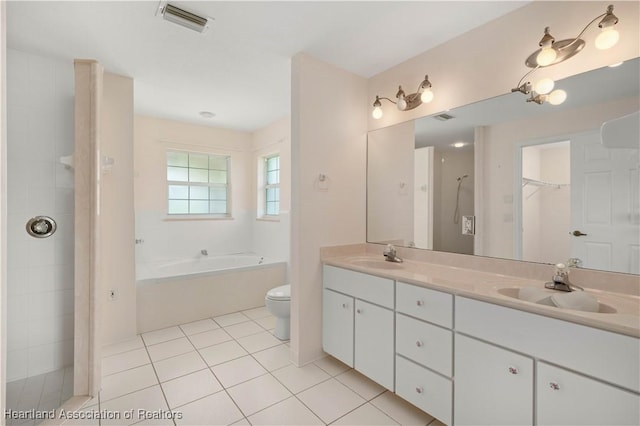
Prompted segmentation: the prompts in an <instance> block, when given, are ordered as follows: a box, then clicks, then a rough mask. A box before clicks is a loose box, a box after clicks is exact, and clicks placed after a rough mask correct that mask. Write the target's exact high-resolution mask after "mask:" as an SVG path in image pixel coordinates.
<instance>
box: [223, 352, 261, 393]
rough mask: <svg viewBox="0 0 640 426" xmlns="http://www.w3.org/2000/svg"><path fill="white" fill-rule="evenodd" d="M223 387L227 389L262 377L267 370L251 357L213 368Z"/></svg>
mask: <svg viewBox="0 0 640 426" xmlns="http://www.w3.org/2000/svg"><path fill="white" fill-rule="evenodd" d="M211 370H212V371H213V374H215V375H216V377H217V378H218V380H220V383H222V386H224V387H225V388H228V387H231V386H234V385H237V384H238V383H242V382H246V381H247V380H251V379H253V378H255V377H258V376H262V375H263V374H266V373H267V370H265V369H264V368H262V366H261V365H260V364H258V361H256V360H255V359H253V358H252V357H250V356H245V357H242V358H238V359H234V360H233V361H229V362H225V363H224V364H218V365H215V366H213V367H211Z"/></svg>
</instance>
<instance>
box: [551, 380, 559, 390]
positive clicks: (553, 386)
mask: <svg viewBox="0 0 640 426" xmlns="http://www.w3.org/2000/svg"><path fill="white" fill-rule="evenodd" d="M549 387H550V388H551V389H553V390H560V385H559V384H557V383H556V382H550V383H549Z"/></svg>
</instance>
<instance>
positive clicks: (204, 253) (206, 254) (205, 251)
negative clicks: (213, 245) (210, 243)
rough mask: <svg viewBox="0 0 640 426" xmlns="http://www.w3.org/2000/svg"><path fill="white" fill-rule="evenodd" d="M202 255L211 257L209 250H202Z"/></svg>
mask: <svg viewBox="0 0 640 426" xmlns="http://www.w3.org/2000/svg"><path fill="white" fill-rule="evenodd" d="M200 254H201V255H203V256H209V252H208V251H207V249H202V250H200Z"/></svg>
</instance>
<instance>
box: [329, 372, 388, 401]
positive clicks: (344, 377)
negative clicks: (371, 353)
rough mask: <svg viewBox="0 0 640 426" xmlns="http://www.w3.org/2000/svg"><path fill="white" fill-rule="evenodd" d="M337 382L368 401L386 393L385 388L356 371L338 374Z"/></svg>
mask: <svg viewBox="0 0 640 426" xmlns="http://www.w3.org/2000/svg"><path fill="white" fill-rule="evenodd" d="M336 380H338V381H340V382H341V383H342V384H344V385H347V386H348V387H349V388H350V389H351V390H353V391H354V392H355V393H357V394H358V395H360V396H361V397H363V398H364V399H366V400H367V401H369V400H370V399H372V398H375V397H376V396H378V395H380V394H382V393H384V392H385V391H386V389H385V388H383V387H382V386H380V385H379V384H377V383H376V382H374V381H373V380H371V379H369V378H367V377H365V376H363V375H362V374H360V373H358V372H357V371H356V370H349V371H346V372H344V373H342V374H338V375H337V376H336Z"/></svg>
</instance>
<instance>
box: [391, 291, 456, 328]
mask: <svg viewBox="0 0 640 426" xmlns="http://www.w3.org/2000/svg"><path fill="white" fill-rule="evenodd" d="M396 311H398V312H402V313H403V314H407V315H411V316H412V317H416V318H420V319H422V320H425V321H429V322H432V323H434V324H438V325H441V326H443V327H446V328H453V295H451V294H448V293H443V292H441V291H435V290H430V289H428V288H424V287H419V286H415V285H411V284H405V283H401V282H398V284H397V285H396Z"/></svg>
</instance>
